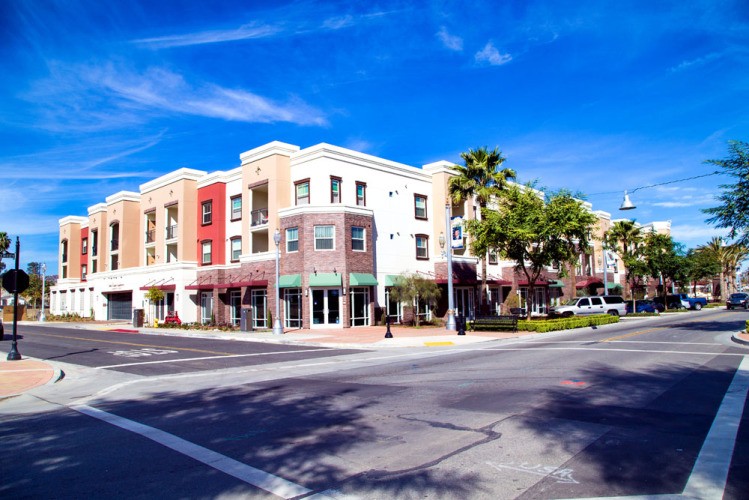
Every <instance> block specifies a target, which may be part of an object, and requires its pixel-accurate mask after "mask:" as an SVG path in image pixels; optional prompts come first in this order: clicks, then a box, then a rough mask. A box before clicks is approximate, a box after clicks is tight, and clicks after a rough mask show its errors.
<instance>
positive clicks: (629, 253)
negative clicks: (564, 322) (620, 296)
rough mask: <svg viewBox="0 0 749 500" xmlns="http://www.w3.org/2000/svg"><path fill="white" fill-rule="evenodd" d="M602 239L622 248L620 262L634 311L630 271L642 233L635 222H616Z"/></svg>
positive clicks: (632, 276)
mask: <svg viewBox="0 0 749 500" xmlns="http://www.w3.org/2000/svg"><path fill="white" fill-rule="evenodd" d="M604 239H605V240H606V241H607V243H608V244H609V245H612V246H613V247H614V248H618V244H621V247H622V254H621V255H622V260H623V261H624V263H625V266H626V270H627V274H628V275H629V276H628V278H629V280H630V281H631V284H630V289H629V293H630V295H631V297H632V310H633V311H636V309H635V303H634V302H635V276H634V273H633V269H632V267H633V266H632V263H633V262H634V260H635V259H636V258H637V247H638V246H639V245H640V243H642V233H640V228H638V227H637V225H636V224H635V221H632V220H618V221H616V222H614V224H613V225H612V226H611V227H610V228H609V230H608V231H606V235H605V236H604Z"/></svg>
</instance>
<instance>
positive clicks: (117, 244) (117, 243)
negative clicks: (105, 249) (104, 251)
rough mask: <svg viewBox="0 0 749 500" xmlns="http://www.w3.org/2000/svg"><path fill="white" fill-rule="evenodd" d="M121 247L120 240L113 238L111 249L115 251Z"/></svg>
mask: <svg viewBox="0 0 749 500" xmlns="http://www.w3.org/2000/svg"><path fill="white" fill-rule="evenodd" d="M119 248H120V240H112V241H111V242H110V247H109V249H110V250H111V251H113V252H114V251H115V250H119Z"/></svg>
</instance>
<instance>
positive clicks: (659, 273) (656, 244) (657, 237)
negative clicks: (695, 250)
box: [643, 231, 688, 309]
mask: <svg viewBox="0 0 749 500" xmlns="http://www.w3.org/2000/svg"><path fill="white" fill-rule="evenodd" d="M643 254H644V257H645V262H647V266H648V271H649V274H650V276H652V277H653V278H655V279H660V278H662V279H663V296H664V297H665V296H667V295H668V282H669V280H670V282H671V283H672V284H673V283H676V282H677V281H686V280H687V279H688V278H687V276H686V274H685V272H684V271H685V267H686V266H685V263H684V253H683V249H682V246H681V245H680V244H677V243H675V242H674V240H673V238H671V236H670V235H667V234H658V233H656V232H655V231H653V232H651V233H649V234H647V235H646V236H645V245H644V248H643ZM663 302H664V306H665V307H666V308H667V309H668V301H667V300H665V299H664V301H663Z"/></svg>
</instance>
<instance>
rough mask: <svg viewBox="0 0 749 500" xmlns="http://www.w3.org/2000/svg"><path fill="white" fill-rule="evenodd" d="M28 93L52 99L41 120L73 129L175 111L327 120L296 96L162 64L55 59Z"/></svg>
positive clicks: (255, 119) (252, 119)
mask: <svg viewBox="0 0 749 500" xmlns="http://www.w3.org/2000/svg"><path fill="white" fill-rule="evenodd" d="M26 98H27V100H29V101H32V102H45V103H50V104H48V105H47V106H45V107H44V108H43V109H42V112H43V113H44V114H45V119H44V121H43V123H41V124H40V126H43V127H45V128H53V129H54V128H55V127H59V126H60V124H64V125H65V126H66V127H67V129H68V130H69V129H70V128H76V126H77V125H78V127H77V128H80V129H86V128H90V129H93V128H96V126H97V124H98V125H99V126H100V127H101V128H102V129H106V128H112V127H116V126H118V125H119V126H122V124H132V123H133V122H135V123H138V122H144V121H147V120H148V119H150V118H154V117H157V116H162V115H164V114H175V113H176V114H185V115H195V116H204V117H210V118H217V119H222V120H228V121H238V122H248V123H276V122H290V123H295V124H298V125H318V126H321V125H326V124H327V120H326V118H325V116H324V114H323V113H322V112H321V111H319V110H317V109H315V108H313V107H312V106H310V105H308V104H306V103H305V102H303V101H302V100H301V99H299V98H297V97H290V98H289V99H288V101H287V102H278V101H275V100H273V99H270V98H267V97H263V96H260V95H258V94H255V93H253V92H250V91H247V90H244V89H231V88H226V87H222V86H219V85H216V84H213V83H208V82H198V83H196V84H191V83H188V82H187V81H186V80H185V78H184V77H183V76H182V75H179V74H177V73H174V72H172V71H169V70H167V69H163V68H155V67H152V68H149V69H148V70H146V71H144V72H137V71H133V70H130V69H128V68H122V67H118V66H116V65H115V64H112V63H110V64H105V65H102V66H72V67H69V66H65V65H52V66H51V76H50V78H48V79H46V80H43V81H40V82H37V83H36V85H35V86H34V89H33V90H32V91H31V92H29V93H28V95H27V96H26ZM113 114H114V115H116V117H117V119H114V120H113V117H112V115H113ZM79 117H83V118H79ZM83 120H85V121H83ZM79 121H81V123H78V122H79Z"/></svg>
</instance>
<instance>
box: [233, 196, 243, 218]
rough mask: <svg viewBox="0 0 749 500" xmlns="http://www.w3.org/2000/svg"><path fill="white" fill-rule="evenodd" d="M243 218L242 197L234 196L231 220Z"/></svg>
mask: <svg viewBox="0 0 749 500" xmlns="http://www.w3.org/2000/svg"><path fill="white" fill-rule="evenodd" d="M241 218H242V195H241V194H240V195H239V196H232V198H231V220H233V221H234V220H239V219H241Z"/></svg>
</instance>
